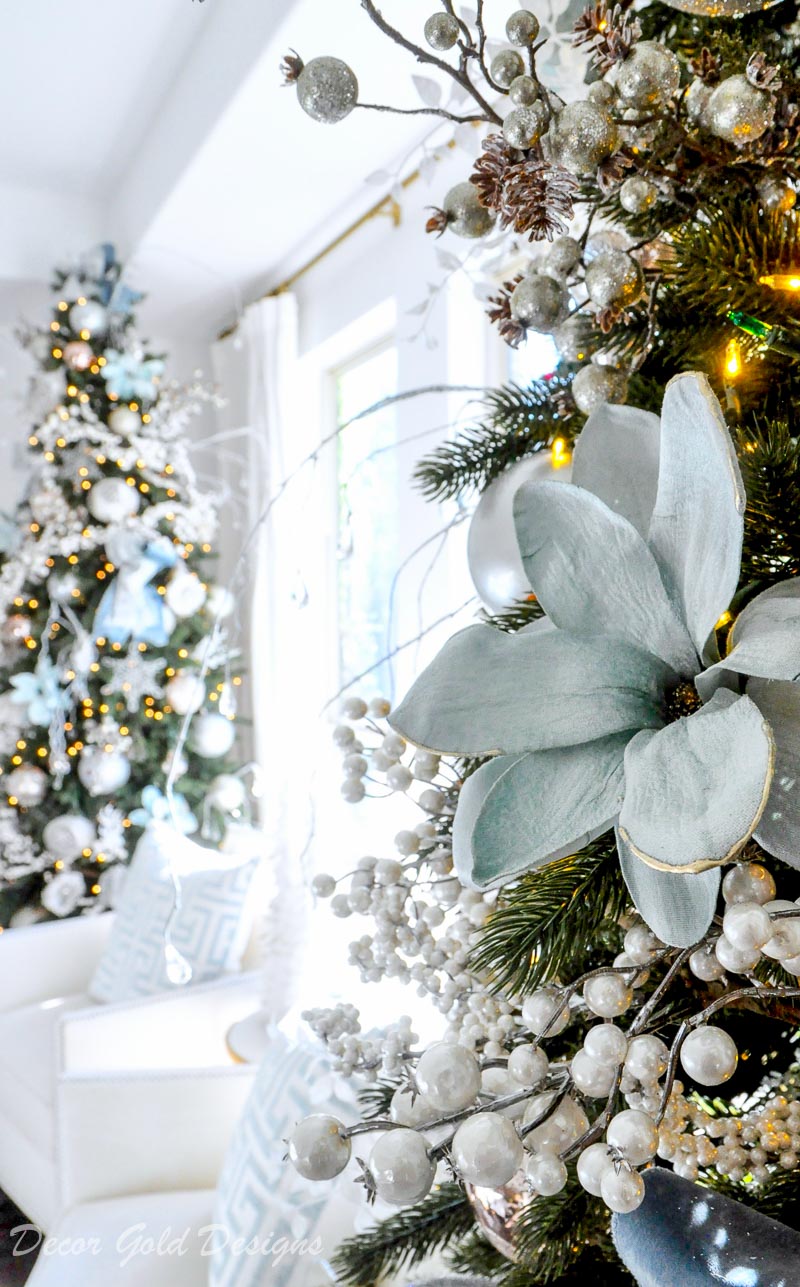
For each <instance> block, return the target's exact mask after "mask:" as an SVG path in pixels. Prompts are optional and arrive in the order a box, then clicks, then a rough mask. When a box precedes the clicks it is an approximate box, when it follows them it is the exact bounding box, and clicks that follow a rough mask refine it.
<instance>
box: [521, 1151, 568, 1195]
mask: <svg viewBox="0 0 800 1287" xmlns="http://www.w3.org/2000/svg"><path fill="white" fill-rule="evenodd" d="M525 1174H526V1175H527V1177H528V1179H529V1180H530V1182H531V1184H532V1185H533V1188H534V1190H535V1191H536V1193H538V1194H539V1195H540V1196H541V1197H543V1198H552V1197H553V1196H554V1194H556V1193H560V1192H561V1190H562V1189H563V1188H564V1186H565V1185H566V1183H567V1168H566V1167H565V1165H564V1163H563V1162H562V1161H561V1158H559V1157H556V1156H555V1154H554V1153H537V1154H536V1155H535V1156H533V1157H529V1158H528V1160H527V1161H526V1163H525Z"/></svg>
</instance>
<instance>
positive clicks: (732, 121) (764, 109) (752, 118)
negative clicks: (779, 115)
mask: <svg viewBox="0 0 800 1287" xmlns="http://www.w3.org/2000/svg"><path fill="white" fill-rule="evenodd" d="M774 116H775V104H774V102H773V99H772V97H771V96H770V95H769V94H767V93H765V92H764V90H763V89H756V87H755V85H751V84H750V81H749V80H748V79H747V77H746V76H744V75H737V76H729V77H728V78H727V80H724V81H723V82H722V84H720V85H717V87H716V89H715V90H714V91H713V93H712V95H711V97H710V99H709V100H708V109H707V118H708V128H709V130H710V131H711V133H712V134H715V135H716V137H717V138H719V139H724V140H725V142H726V143H733V144H734V145H735V146H736V147H745V146H746V144H748V143H752V142H753V140H754V139H760V138H761V135H762V134H764V133H766V131H767V130H768V129H769V127H770V125H771V124H772V121H773V119H774Z"/></svg>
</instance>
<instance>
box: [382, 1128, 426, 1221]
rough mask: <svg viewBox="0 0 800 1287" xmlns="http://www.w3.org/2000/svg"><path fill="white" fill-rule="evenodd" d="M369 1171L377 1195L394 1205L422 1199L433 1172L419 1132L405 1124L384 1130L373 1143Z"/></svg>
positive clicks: (424, 1143)
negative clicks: (390, 1129) (394, 1128)
mask: <svg viewBox="0 0 800 1287" xmlns="http://www.w3.org/2000/svg"><path fill="white" fill-rule="evenodd" d="M369 1170H370V1174H371V1175H372V1179H373V1182H374V1184H375V1190H376V1192H377V1194H378V1197H379V1198H381V1199H382V1201H384V1202H390V1203H392V1204H393V1205H395V1206H405V1205H406V1204H407V1203H409V1202H419V1201H420V1199H421V1198H424V1197H425V1196H426V1194H427V1193H429V1192H430V1188H431V1185H432V1184H433V1178H434V1175H435V1173H436V1167H435V1165H434V1163H433V1162H432V1161H431V1159H430V1157H429V1156H428V1146H427V1143H426V1142H425V1140H424V1138H423V1137H422V1135H418V1134H417V1132H416V1131H412V1130H409V1129H408V1128H407V1127H404V1126H399V1127H398V1128H397V1130H394V1131H387V1132H386V1134H385V1135H381V1137H380V1138H379V1139H378V1140H377V1141H376V1142H375V1144H374V1146H373V1149H372V1152H371V1153H370V1155H369Z"/></svg>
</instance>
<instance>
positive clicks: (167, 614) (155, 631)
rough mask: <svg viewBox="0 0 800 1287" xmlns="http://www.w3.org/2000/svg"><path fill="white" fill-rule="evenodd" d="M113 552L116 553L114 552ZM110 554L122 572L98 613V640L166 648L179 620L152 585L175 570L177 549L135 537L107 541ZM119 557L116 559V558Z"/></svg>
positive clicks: (125, 534) (125, 535)
mask: <svg viewBox="0 0 800 1287" xmlns="http://www.w3.org/2000/svg"><path fill="white" fill-rule="evenodd" d="M112 551H113V552H112ZM106 552H107V554H108V556H109V558H111V559H112V561H113V562H114V563H115V564H116V565H117V567H118V569H119V571H118V572H117V574H116V576H115V577H114V580H113V581H112V582H111V584H110V585H109V587H108V589H107V590H106V592H105V594H104V595H103V597H102V599H101V600H100V603H99V604H98V607H97V612H96V613H95V617H94V623H93V627H92V628H93V631H94V636H95V638H98V637H100V638H105V639H108V641H109V643H118V644H125V643H127V642H128V640H129V639H134V640H136V641H137V642H139V643H148V644H152V645H153V647H155V648H163V647H165V646H166V644H167V643H168V642H169V637H170V635H171V634H172V631H173V629H174V628H175V617H174V615H173V613H172V612H171V611H170V609H169V608H168V607H167V606H166V604H165V603H164V599H163V597H162V596H161V595H160V594H159V593H158V591H157V590H156V589H155V588H154V586H152V585H150V584H149V582H150V581H151V580H152V579H153V577H154V576H155V575H156V574H157V573H158V572H163V571H164V570H165V568H170V567H174V565H175V562H176V560H177V557H178V556H177V554H176V552H175V547H174V545H172V543H171V542H170V541H167V540H154V541H151V542H150V543H149V544H146V543H145V541H144V540H142V539H140V538H136V537H133V536H132V534H131V533H128V532H120V533H119V539H118V540H116V541H115V540H114V539H113V538H109V540H107V541H106ZM115 556H116V557H115Z"/></svg>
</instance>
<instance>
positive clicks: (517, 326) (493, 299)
mask: <svg viewBox="0 0 800 1287" xmlns="http://www.w3.org/2000/svg"><path fill="white" fill-rule="evenodd" d="M524 275H525V274H524V273H517V275H516V277H512V278H511V280H510V281H507V282H503V285H502V286H501V287H500V290H499V291H498V293H497V294H496V295H491V296H490V297H489V301H488V302H489V303H490V304H492V305H493V306H494V307H492V308H487V310H486V316H487V317H488V318H489V321H490V322H494V323H496V324H497V329H498V331H499V333H500V336H501V338H502V339H504V340H505V342H506V344H508V345H509V347H510V348H512V349H516V348H519V346H520V344H521V343H522V341H523V340H524V339H525V327H524V326H523V325H522V324H521V323H520V322H518V321H517V320H516V318H514V317H512V316H511V296H512V295H513V293H514V291H515V290H516V288H517V286H519V284H520V282H521V281H522V278H523V277H524Z"/></svg>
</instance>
